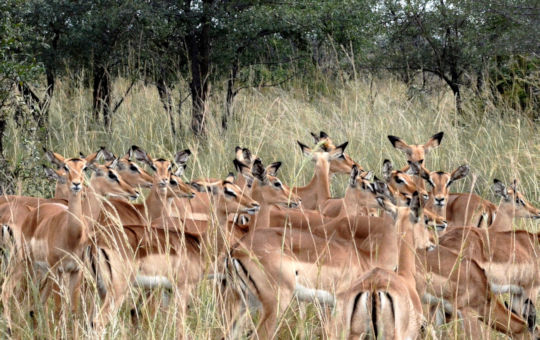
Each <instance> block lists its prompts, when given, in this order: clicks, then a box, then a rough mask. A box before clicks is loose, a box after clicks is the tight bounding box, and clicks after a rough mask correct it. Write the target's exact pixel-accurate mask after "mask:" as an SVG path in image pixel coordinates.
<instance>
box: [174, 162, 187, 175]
mask: <svg viewBox="0 0 540 340" xmlns="http://www.w3.org/2000/svg"><path fill="white" fill-rule="evenodd" d="M185 170H186V164H185V163H182V164H179V165H178V168H177V169H176V171H175V172H174V175H175V176H177V177H181V176H182V175H183V174H184V171H185Z"/></svg>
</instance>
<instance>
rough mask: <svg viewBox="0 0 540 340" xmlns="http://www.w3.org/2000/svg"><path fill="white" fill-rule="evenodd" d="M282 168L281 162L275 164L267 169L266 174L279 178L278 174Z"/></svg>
mask: <svg viewBox="0 0 540 340" xmlns="http://www.w3.org/2000/svg"><path fill="white" fill-rule="evenodd" d="M280 167H281V162H274V163H272V164H270V165H269V166H267V167H266V173H267V174H268V175H270V176H277V172H278V170H279V168H280Z"/></svg>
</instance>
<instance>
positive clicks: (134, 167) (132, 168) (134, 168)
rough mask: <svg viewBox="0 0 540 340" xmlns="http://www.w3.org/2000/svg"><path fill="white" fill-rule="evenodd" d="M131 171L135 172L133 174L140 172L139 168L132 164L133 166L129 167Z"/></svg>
mask: <svg viewBox="0 0 540 340" xmlns="http://www.w3.org/2000/svg"><path fill="white" fill-rule="evenodd" d="M129 170H131V171H133V172H139V168H137V167H136V166H135V165H133V164H131V166H130V167H129Z"/></svg>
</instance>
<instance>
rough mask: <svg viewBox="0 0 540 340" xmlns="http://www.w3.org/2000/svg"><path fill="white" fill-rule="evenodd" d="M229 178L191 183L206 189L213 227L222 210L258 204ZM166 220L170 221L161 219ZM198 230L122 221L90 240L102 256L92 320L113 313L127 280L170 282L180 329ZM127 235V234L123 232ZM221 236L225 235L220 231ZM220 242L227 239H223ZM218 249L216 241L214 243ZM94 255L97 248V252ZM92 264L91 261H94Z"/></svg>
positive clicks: (196, 271) (201, 235)
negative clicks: (174, 290) (98, 305)
mask: <svg viewBox="0 0 540 340" xmlns="http://www.w3.org/2000/svg"><path fill="white" fill-rule="evenodd" d="M232 181H233V177H231V176H228V177H227V179H225V180H223V181H217V182H213V183H210V182H204V181H201V180H198V181H194V182H192V183H191V185H192V186H193V187H195V188H196V189H197V190H200V191H201V192H202V191H205V192H207V193H208V194H209V195H210V196H211V199H212V207H214V209H215V214H216V217H217V220H218V226H225V227H226V223H227V215H228V213H230V212H233V211H239V212H245V213H248V214H254V213H256V212H257V211H258V210H259V204H258V203H257V202H256V201H254V200H253V199H251V198H250V197H248V196H247V195H245V194H242V191H241V189H240V188H239V187H238V186H237V185H235V184H233V183H232ZM167 221H171V220H167ZM206 232H207V230H204V231H198V232H193V231H188V230H186V229H184V226H183V225H181V224H177V225H170V224H168V223H167V222H164V224H162V225H157V224H153V225H152V227H151V228H148V227H147V226H145V225H125V226H123V230H121V231H120V232H118V230H114V229H112V230H109V231H108V232H105V233H100V234H98V235H97V236H96V244H97V246H98V248H99V250H100V252H101V253H102V254H106V256H104V257H105V258H108V259H110V260H109V264H106V263H105V264H104V263H103V262H104V261H102V260H100V259H99V258H97V259H96V256H94V257H93V260H92V261H93V263H94V266H95V267H96V268H97V269H96V272H95V274H96V277H97V280H98V288H99V285H101V286H102V288H101V291H102V293H101V295H102V298H103V299H104V301H103V306H102V308H101V311H100V312H99V314H98V315H97V316H96V318H95V319H94V322H93V325H94V327H95V328H96V329H100V328H101V327H103V326H104V325H106V323H107V322H108V320H109V318H110V317H111V316H112V315H114V314H115V313H116V311H117V310H118V308H119V307H120V306H121V305H122V302H123V300H124V298H125V296H126V293H127V292H128V285H129V283H130V282H136V284H137V285H139V286H143V287H147V288H151V287H154V286H157V285H165V286H167V287H176V288H177V290H178V292H177V293H176V294H175V298H176V303H175V306H176V308H178V327H179V328H180V331H179V332H180V334H183V331H182V322H183V321H184V317H185V313H186V308H187V303H188V302H189V298H190V297H191V295H192V293H193V289H194V287H195V286H196V284H197V283H198V282H199V280H200V279H201V278H202V274H203V272H204V268H205V264H204V258H203V257H204V249H203V248H204V243H205V242H207V240H206V235H205V234H206ZM124 235H127V238H126V237H125V236H124ZM224 237H227V235H225V236H224ZM223 242H224V243H226V242H227V240H224V241H223ZM218 248H219V246H218ZM97 255H99V253H98V254H97ZM96 263H97V265H96Z"/></svg>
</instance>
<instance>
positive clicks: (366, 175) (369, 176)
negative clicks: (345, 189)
mask: <svg viewBox="0 0 540 340" xmlns="http://www.w3.org/2000/svg"><path fill="white" fill-rule="evenodd" d="M373 175H374V172H373V171H371V170H369V171H368V172H366V171H364V174H363V175H362V178H363V179H365V180H366V181H371V180H373Z"/></svg>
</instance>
